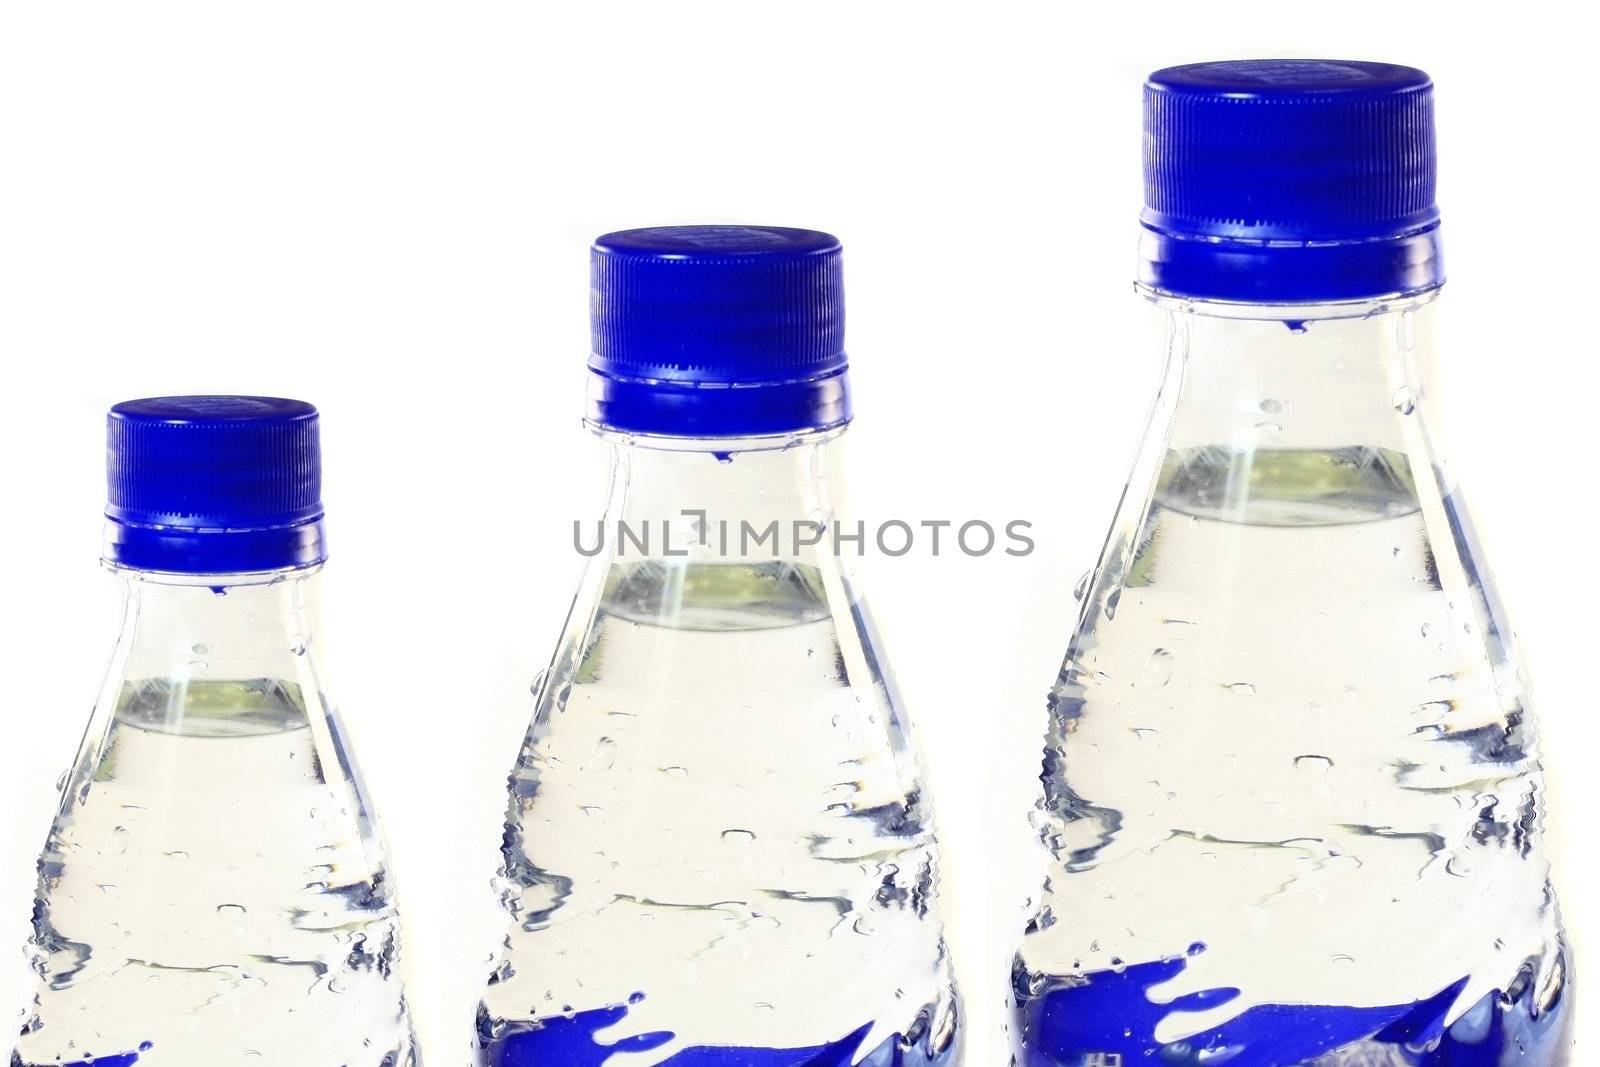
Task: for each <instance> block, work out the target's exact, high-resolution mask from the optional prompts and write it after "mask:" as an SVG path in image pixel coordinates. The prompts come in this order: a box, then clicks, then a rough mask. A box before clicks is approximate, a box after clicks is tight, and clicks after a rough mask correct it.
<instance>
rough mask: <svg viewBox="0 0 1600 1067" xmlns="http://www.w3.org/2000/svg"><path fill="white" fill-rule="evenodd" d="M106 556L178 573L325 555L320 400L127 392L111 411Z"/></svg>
mask: <svg viewBox="0 0 1600 1067" xmlns="http://www.w3.org/2000/svg"><path fill="white" fill-rule="evenodd" d="M106 486H107V496H108V501H107V504H106V519H107V531H106V549H105V558H106V561H107V562H109V563H113V564H115V565H117V566H119V567H129V568H132V569H135V570H148V571H164V572H168V573H176V574H242V573H247V572H254V571H272V570H281V569H283V568H288V567H307V566H311V565H313V564H317V563H321V562H322V561H323V560H325V559H327V556H328V554H327V549H326V544H325V541H324V538H323V531H322V455H321V446H320V444H319V440H318V433H317V409H316V408H314V407H312V406H311V405H310V404H307V403H305V402H304V401H301V400H283V399H279V398H277V397H265V396H164V397H153V398H151V399H148V400H129V401H126V402H125V403H121V404H118V405H117V406H116V407H114V408H112V409H111V413H110V414H109V415H108V416H107V418H106Z"/></svg>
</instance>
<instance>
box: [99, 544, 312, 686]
mask: <svg viewBox="0 0 1600 1067" xmlns="http://www.w3.org/2000/svg"><path fill="white" fill-rule="evenodd" d="M320 570H321V568H319V567H309V568H303V569H296V570H285V571H276V572H270V573H256V574H221V575H219V574H212V575H194V576H190V575H174V574H155V573H152V572H149V571H135V570H127V569H120V568H119V569H117V573H118V574H119V575H120V576H121V577H122V578H123V580H124V581H125V582H126V584H127V602H126V603H127V609H126V615H125V617H124V622H123V632H122V639H121V642H120V645H121V651H122V654H123V656H124V657H125V668H124V670H123V671H122V672H121V673H122V676H123V677H125V678H130V679H137V678H167V679H176V680H182V681H194V682H199V681H241V680H247V679H260V678H295V677H298V676H299V675H300V674H301V672H302V671H303V670H304V669H305V667H306V660H307V658H308V656H309V654H310V652H311V649H312V645H313V642H314V641H315V640H316V638H317V629H318V617H319V616H318V603H319V600H320V588H321V576H320Z"/></svg>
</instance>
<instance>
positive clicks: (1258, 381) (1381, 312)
mask: <svg viewBox="0 0 1600 1067" xmlns="http://www.w3.org/2000/svg"><path fill="white" fill-rule="evenodd" d="M1436 294H1437V290H1434V291H1432V292H1429V293H1425V294H1422V295H1420V296H1414V297H1407V298H1403V299H1394V300H1378V301H1364V302H1359V303H1343V304H1332V305H1325V306H1308V305H1304V304H1285V305H1268V304H1262V305H1241V304H1217V303H1204V302H1196V301H1187V300H1180V299H1176V298H1171V297H1165V296H1153V297H1152V302H1153V303H1154V304H1155V306H1156V307H1157V309H1158V310H1159V312H1160V314H1161V315H1162V317H1163V319H1164V325H1165V328H1166V335H1167V351H1168V367H1167V383H1168V386H1169V387H1173V388H1172V391H1173V392H1174V393H1175V394H1176V399H1177V403H1176V407H1175V417H1174V418H1173V421H1172V425H1171V433H1170V436H1169V438H1168V447H1169V448H1172V449H1183V448H1194V447H1205V446H1218V445H1220V446H1224V447H1228V448H1231V449H1236V450H1240V451H1245V450H1254V451H1259V450H1265V449H1274V450H1288V449H1295V450H1318V451H1327V450H1333V449H1340V448H1347V447H1352V446H1360V447H1365V448H1371V449H1392V450H1396V451H1404V450H1406V449H1407V447H1408V446H1409V444H1410V442H1411V436H1412V435H1411V434H1410V433H1409V432H1408V430H1409V428H1410V424H1411V423H1414V422H1415V416H1416V415H1417V414H1418V412H1419V410H1420V408H1421V405H1422V402H1423V392H1424V390H1423V378H1424V375H1425V374H1431V368H1432V349H1433V345H1432V342H1433V316H1434V314H1435V307H1436V302H1435V299H1434V297H1435V296H1436Z"/></svg>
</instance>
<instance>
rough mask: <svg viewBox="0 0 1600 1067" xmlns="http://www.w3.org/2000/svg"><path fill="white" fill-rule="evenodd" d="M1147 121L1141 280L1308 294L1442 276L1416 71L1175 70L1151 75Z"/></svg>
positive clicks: (1429, 130)
mask: <svg viewBox="0 0 1600 1067" xmlns="http://www.w3.org/2000/svg"><path fill="white" fill-rule="evenodd" d="M1144 128H1145V137H1144V144H1145V158H1144V173H1145V207H1144V212H1143V214H1142V215H1141V217H1140V218H1141V221H1142V223H1143V230H1142V238H1141V242H1140V255H1139V260H1140V263H1139V281H1140V283H1141V284H1143V285H1146V286H1149V287H1150V288H1152V289H1156V290H1159V291H1162V292H1166V293H1173V294H1176V295H1180V296H1188V297H1198V298H1201V299H1208V300H1230V301H1242V302H1250V303H1306V302H1311V303H1316V302H1328V301H1338V300H1359V299H1368V298H1372V297H1378V296H1385V295H1390V294H1400V293H1413V292H1419V291H1422V290H1425V289H1431V288H1433V287H1434V286H1437V285H1439V284H1440V283H1441V282H1443V281H1444V266H1443V261H1442V260H1441V259H1440V255H1439V208H1438V205H1437V204H1436V203H1435V202H1434V186H1435V152H1434V131H1433V82H1432V80H1431V79H1429V77H1428V76H1427V75H1426V74H1424V73H1423V72H1422V71H1420V70H1417V69H1415V68H1413V67H1401V66H1395V65H1393V64H1389V63H1362V62H1346V61H1342V60H1339V61H1334V60H1310V59H1259V60H1241V61H1236V62H1219V63H1195V64H1191V65H1189V66H1182V67H1169V68H1167V69H1166V70H1158V71H1156V72H1155V73H1154V74H1152V75H1150V78H1149V80H1148V81H1147V82H1146V83H1145V92H1144Z"/></svg>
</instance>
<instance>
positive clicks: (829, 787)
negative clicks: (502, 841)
mask: <svg viewBox="0 0 1600 1067" xmlns="http://www.w3.org/2000/svg"><path fill="white" fill-rule="evenodd" d="M835 605H838V608H837V610H839V611H840V612H842V615H841V616H836V615H835V610H836V609H835ZM859 612H860V608H859V604H858V602H857V601H856V600H855V599H854V597H853V596H852V595H850V594H848V592H847V591H843V590H837V589H836V590H835V595H834V596H832V597H830V594H829V590H828V588H827V580H826V579H825V578H824V577H823V575H822V574H821V573H819V571H818V570H817V569H816V568H814V567H811V566H808V565H804V564H799V563H792V562H780V561H762V562H753V563H752V562H727V563H689V564H683V563H679V562H675V561H662V560H642V561H638V562H633V563H617V564H615V565H613V566H612V567H611V569H610V572H609V574H608V576H607V578H606V580H605V585H604V589H603V592H602V593H601V595H600V596H599V598H598V605H597V608H596V609H595V610H594V612H593V617H592V621H591V620H590V619H589V618H587V617H582V618H579V617H577V614H576V613H575V617H574V620H573V622H572V623H571V624H570V625H571V626H572V627H573V630H572V631H571V633H570V634H569V639H570V640H571V641H572V644H571V648H570V652H571V654H570V655H566V656H562V657H558V659H557V663H556V665H555V667H553V668H552V671H551V673H550V674H549V676H548V678H547V679H546V681H545V682H544V685H543V689H542V697H541V703H540V708H539V712H538V714H537V716H536V718H535V721H534V725H533V728H532V730H531V732H530V734H529V736H528V738H527V742H526V746H525V748H524V750H523V753H522V756H521V759H520V761H519V763H518V766H517V768H516V770H515V772H514V774H513V776H512V780H511V809H510V821H509V822H508V824H507V830H506V867H505V871H504V877H503V879H502V890H503V897H504V900H505V903H506V905H507V907H508V908H509V909H510V910H511V912H512V914H513V916H515V918H516V925H515V926H514V927H513V929H512V932H511V934H510V936H509V937H508V939H507V942H506V948H505V953H504V956H503V960H502V963H501V965H500V968H499V970H498V971H497V972H496V974H495V976H494V978H493V979H492V981H491V984H490V986H489V988H488V991H487V994H486V996H485V998H484V1002H483V1006H482V1009H481V1012H480V1049H481V1054H482V1055H483V1057H484V1059H483V1062H486V1063H492V1064H496V1065H521V1064H534V1063H554V1062H560V1063H562V1064H565V1065H569V1067H582V1065H588V1064H592V1065H595V1067H598V1065H600V1064H602V1063H614V1062H620V1061H619V1060H611V1059H609V1058H608V1057H611V1056H613V1055H614V1054H618V1053H635V1054H636V1055H630V1056H629V1057H628V1062H630V1063H636V1064H639V1065H640V1067H648V1065H651V1064H658V1063H670V1064H671V1065H672V1067H700V1065H706V1067H710V1065H713V1064H731V1063H739V1064H748V1065H751V1067H756V1065H760V1067H790V1065H793V1067H802V1065H808V1064H821V1063H828V1064H834V1063H837V1064H841V1065H843V1064H856V1063H871V1064H879V1063H882V1064H890V1063H893V1064H906V1065H910V1064H940V1065H947V1064H952V1063H954V1062H955V1059H954V1057H955V1056H956V1047H957V1036H956V1031H957V1016H956V1009H955V1004H954V999H953V992H952V987H951V981H950V974H949V966H948V961H947V958H946V953H945V947H944V943H943V940H942V935H941V927H940V925H939V922H938V919H937V917H936V915H935V914H934V912H933V910H932V907H933V897H934V891H935V855H934V841H933V835H932V832H931V830H930V828H929V825H928V821H927V817H928V813H927V798H926V796H925V795H924V793H923V789H922V785H921V782H920V779H919V775H918V771H917V767H916V762H915V759H914V757H913V755H912V753H911V750H910V748H909V746H908V744H907V741H906V738H905V735H904V732H903V730H902V728H901V724H900V722H899V720H898V717H897V714H896V706H897V700H896V697H895V695H894V694H893V693H892V692H891V691H890V689H889V688H888V686H887V685H886V683H885V679H884V674H883V671H882V670H881V669H880V666H879V663H878V661H877V654H876V651H875V649H874V647H873V643H872V641H871V640H870V638H866V639H864V638H862V637H860V636H858V633H861V632H864V631H865V629H866V624H865V620H864V619H863V618H862V617H861V616H860V614H859Z"/></svg>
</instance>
